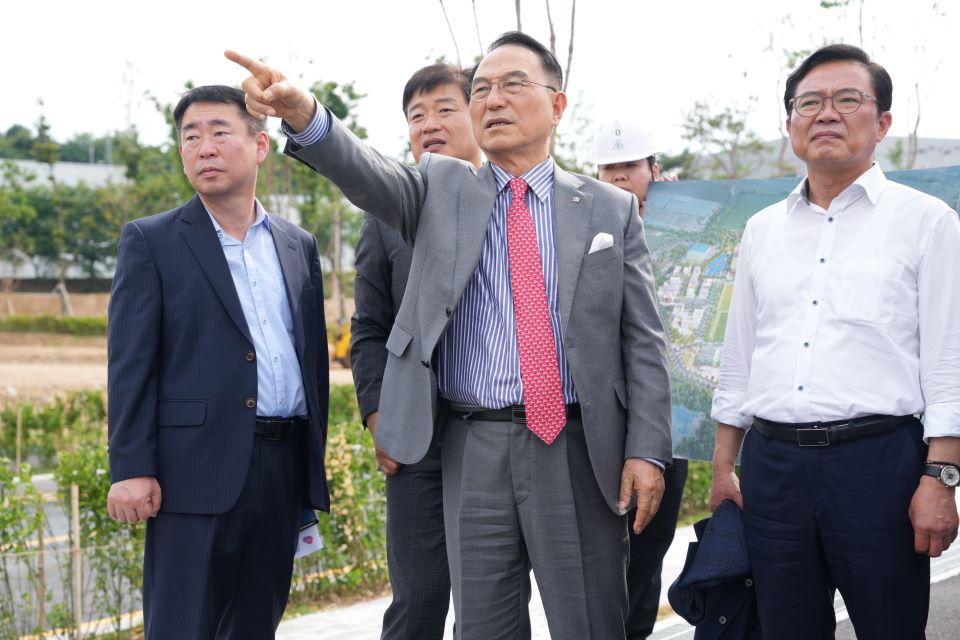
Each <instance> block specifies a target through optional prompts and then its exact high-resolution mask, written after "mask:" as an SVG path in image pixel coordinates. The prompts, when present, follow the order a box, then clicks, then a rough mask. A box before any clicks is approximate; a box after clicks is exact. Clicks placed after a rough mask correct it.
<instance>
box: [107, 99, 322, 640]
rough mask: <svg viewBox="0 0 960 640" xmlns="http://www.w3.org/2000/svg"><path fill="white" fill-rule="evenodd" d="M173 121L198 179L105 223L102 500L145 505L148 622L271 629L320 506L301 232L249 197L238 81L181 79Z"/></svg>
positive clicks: (130, 514) (168, 634)
mask: <svg viewBox="0 0 960 640" xmlns="http://www.w3.org/2000/svg"><path fill="white" fill-rule="evenodd" d="M174 121H175V124H176V127H177V131H178V134H179V137H180V156H181V158H182V160H183V168H184V172H185V173H186V175H187V178H188V179H189V181H190V183H191V184H192V185H193V187H194V188H195V189H196V191H197V196H196V197H194V198H193V199H192V200H190V201H189V202H187V203H185V204H183V205H181V206H179V207H177V208H175V209H172V210H170V211H167V212H165V213H161V214H158V215H155V216H150V217H147V218H141V219H139V220H134V221H133V222H130V223H128V224H127V225H126V226H124V228H123V232H122V233H121V236H120V248H119V254H118V257H117V270H116V275H115V276H114V280H113V288H112V291H111V297H110V309H109V316H110V325H109V338H108V347H109V352H108V353H109V358H108V360H109V364H108V371H109V396H110V403H109V423H110V433H109V441H110V474H111V479H112V480H113V485H112V487H111V488H110V493H109V496H108V499H107V500H108V510H109V512H110V515H111V516H112V517H114V518H116V519H117V520H119V521H121V522H130V523H134V522H139V521H143V520H147V540H146V550H145V554H144V578H143V600H144V627H145V632H146V637H147V638H149V639H157V640H168V639H170V638H177V639H178V640H183V639H190V638H196V639H198V640H201V639H202V640H207V639H210V638H272V637H273V634H274V631H275V629H276V627H277V625H278V624H279V622H280V617H281V615H282V614H283V610H284V607H285V606H286V601H287V595H288V593H289V588H290V576H291V573H292V569H293V555H294V552H295V550H296V542H297V531H298V529H299V525H300V523H301V519H302V516H303V514H304V511H305V509H306V508H308V507H310V506H312V507H314V508H317V509H322V510H328V509H329V498H328V493H327V485H326V479H325V474H324V467H323V456H324V447H325V442H326V422H327V403H328V393H327V391H328V371H327V346H326V340H325V338H324V336H325V332H324V320H323V286H322V281H321V275H320V261H319V256H318V252H317V244H316V240H315V239H314V237H313V236H312V235H310V234H308V233H306V232H304V231H303V230H301V229H300V228H298V227H297V226H295V225H293V224H291V223H289V222H287V221H285V220H283V219H282V218H280V217H278V216H273V215H270V214H268V213H267V212H266V211H265V210H264V209H263V207H262V206H261V204H260V203H259V202H258V201H257V200H256V198H255V191H256V184H257V171H258V167H259V166H260V164H261V163H262V162H263V161H264V159H265V158H266V157H267V154H268V153H269V150H270V143H269V139H268V138H267V135H266V133H265V132H264V129H263V123H262V122H261V121H259V120H257V119H256V118H252V117H250V116H249V114H247V113H246V111H245V110H244V107H243V93H242V92H240V91H238V90H237V89H233V88H230V87H224V86H206V87H198V88H196V89H192V90H191V91H189V92H188V93H187V94H185V95H184V97H183V99H182V100H181V101H180V103H179V104H178V105H177V107H176V109H175V111H174Z"/></svg>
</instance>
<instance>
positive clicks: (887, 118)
mask: <svg viewBox="0 0 960 640" xmlns="http://www.w3.org/2000/svg"><path fill="white" fill-rule="evenodd" d="M892 124H893V114H892V113H890V112H889V111H884V112H883V113H881V114H880V121H879V122H878V123H877V143H878V144H879V143H880V141H881V140H883V139H884V138H885V137H886V136H887V132H888V131H890V126H891V125H892Z"/></svg>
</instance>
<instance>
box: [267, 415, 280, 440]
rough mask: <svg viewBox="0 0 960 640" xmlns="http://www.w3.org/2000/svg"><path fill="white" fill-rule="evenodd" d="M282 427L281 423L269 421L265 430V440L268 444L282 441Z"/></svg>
mask: <svg viewBox="0 0 960 640" xmlns="http://www.w3.org/2000/svg"><path fill="white" fill-rule="evenodd" d="M280 427H281V424H280V423H279V422H274V421H273V420H269V421H267V424H266V426H265V427H264V429H263V439H264V440H266V441H267V442H277V441H278V440H280Z"/></svg>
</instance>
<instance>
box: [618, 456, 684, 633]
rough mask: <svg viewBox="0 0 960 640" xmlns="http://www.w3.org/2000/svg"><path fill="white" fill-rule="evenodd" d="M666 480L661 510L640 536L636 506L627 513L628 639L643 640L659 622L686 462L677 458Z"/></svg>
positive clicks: (666, 471) (664, 477)
mask: <svg viewBox="0 0 960 640" xmlns="http://www.w3.org/2000/svg"><path fill="white" fill-rule="evenodd" d="M663 482H664V489H663V499H662V500H661V501H660V509H658V510H657V515H655V516H654V517H653V520H651V521H650V524H648V525H647V527H646V529H644V530H643V531H641V532H640V535H637V534H635V533H634V532H633V521H634V519H636V517H637V511H636V509H634V510H632V511H630V513H629V514H628V515H627V523H628V524H629V526H630V564H629V565H627V594H628V595H629V597H630V610H629V613H628V614H627V624H626V627H627V640H644V638H646V637H647V636H649V635H650V634H651V633H653V625H654V624H656V622H657V611H659V609H660V589H661V575H662V573H663V556H665V555H666V554H667V550H668V549H670V544H671V543H672V542H673V535H674V534H675V533H676V532H677V516H678V515H679V514H680V501H681V499H682V498H683V486H684V485H685V484H686V482H687V461H686V460H685V459H683V458H674V460H673V464H672V465H671V466H669V467H667V469H666V470H665V471H664V473H663Z"/></svg>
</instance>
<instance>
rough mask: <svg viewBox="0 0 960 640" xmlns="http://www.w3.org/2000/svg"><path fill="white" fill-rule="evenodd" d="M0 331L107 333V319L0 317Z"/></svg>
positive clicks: (100, 317) (74, 333) (95, 334)
mask: <svg viewBox="0 0 960 640" xmlns="http://www.w3.org/2000/svg"><path fill="white" fill-rule="evenodd" d="M0 331H11V332H16V333H27V332H35V333H68V334H72V335H75V336H105V335H107V319H106V318H105V317H102V316H73V317H68V318H61V317H60V316H50V315H42V316H21V315H12V316H8V317H6V318H0Z"/></svg>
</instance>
